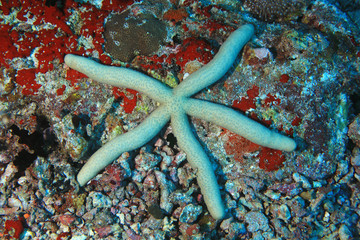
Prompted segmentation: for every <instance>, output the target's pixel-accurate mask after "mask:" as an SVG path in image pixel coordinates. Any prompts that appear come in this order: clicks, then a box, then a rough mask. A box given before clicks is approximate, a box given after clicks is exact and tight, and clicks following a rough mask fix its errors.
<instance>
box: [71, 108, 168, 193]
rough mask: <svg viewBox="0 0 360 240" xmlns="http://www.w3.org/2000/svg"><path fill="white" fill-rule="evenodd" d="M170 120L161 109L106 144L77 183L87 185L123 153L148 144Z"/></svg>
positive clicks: (92, 158) (89, 161)
mask: <svg viewBox="0 0 360 240" xmlns="http://www.w3.org/2000/svg"><path fill="white" fill-rule="evenodd" d="M169 120H170V115H169V114H168V112H167V110H166V109H165V108H163V107H159V108H157V109H156V110H155V111H154V112H152V113H151V114H150V116H149V117H147V118H146V119H145V120H144V121H143V122H142V123H141V124H140V125H139V126H137V127H136V128H134V129H133V130H131V131H129V132H127V133H125V134H122V135H120V136H118V137H116V138H114V139H112V140H111V141H110V142H108V143H106V144H105V145H104V146H103V147H101V148H100V149H99V150H97V151H96V152H95V153H94V154H93V155H92V156H91V157H90V159H89V160H88V161H87V163H86V164H85V165H84V166H83V167H82V169H81V170H80V172H79V173H78V175H77V181H78V182H79V184H80V185H81V186H83V185H85V184H86V183H87V182H88V181H89V180H90V179H92V178H93V177H95V176H96V175H97V174H98V172H100V171H101V170H102V169H104V168H105V167H106V166H107V165H109V164H110V163H112V162H113V161H114V160H115V159H116V158H118V157H119V156H120V155H121V154H122V153H123V152H127V151H131V150H134V149H136V148H139V147H141V146H143V145H144V144H146V143H147V142H148V141H150V140H151V139H152V138H153V137H154V136H155V135H156V134H157V133H158V132H159V131H160V130H161V129H162V128H163V127H164V126H165V124H166V123H167V122H168V121H169Z"/></svg>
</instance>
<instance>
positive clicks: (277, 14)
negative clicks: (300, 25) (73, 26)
mask: <svg viewBox="0 0 360 240" xmlns="http://www.w3.org/2000/svg"><path fill="white" fill-rule="evenodd" d="M301 5H302V2H301V0H274V1H266V0H244V6H245V8H246V9H248V10H249V12H250V13H251V14H253V15H254V16H255V17H256V18H258V19H260V20H263V21H265V22H274V21H277V20H280V19H283V18H285V17H286V16H287V15H288V14H289V13H292V12H295V11H297V10H298V9H299V7H300V6H301Z"/></svg>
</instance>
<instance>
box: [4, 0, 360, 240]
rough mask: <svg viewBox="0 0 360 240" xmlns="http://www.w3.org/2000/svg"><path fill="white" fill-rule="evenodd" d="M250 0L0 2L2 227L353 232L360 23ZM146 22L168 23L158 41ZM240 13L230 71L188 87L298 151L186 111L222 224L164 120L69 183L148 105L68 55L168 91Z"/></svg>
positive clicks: (64, 235) (314, 8) (337, 12)
mask: <svg viewBox="0 0 360 240" xmlns="http://www.w3.org/2000/svg"><path fill="white" fill-rule="evenodd" d="M251 2H259V4H258V5H257V6H251V4H250V1H228V0H211V1H201V0H185V1H179V0H155V1H147V0H137V1H133V0H125V1H124V0H102V1H101V0H100V1H99V0H96V1H95V0H87V1H85V0H78V1H75V0H66V1H64V0H34V1H26V0H1V1H0V42H1V44H0V101H1V104H0V125H1V127H0V190H1V191H0V216H1V217H0V238H1V239H56V240H58V239H59V240H60V239H217V238H218V239H220V238H222V239H271V238H277V239H310V238H312V239H320V238H326V239H351V238H353V239H357V238H359V236H360V235H359V234H360V233H359V230H358V229H360V222H359V215H360V212H359V207H358V206H359V201H360V200H359V199H360V191H359V189H360V186H359V184H360V183H359V181H360V150H359V147H360V145H359V143H360V135H359V129H360V121H359V113H360V108H359V106H360V105H359V103H360V100H359V99H360V98H359V92H360V87H359V85H360V80H359V79H360V74H359V71H360V69H359V66H360V45H359V44H360V39H359V36H360V34H359V30H358V28H356V25H355V24H354V22H353V21H352V19H353V18H349V17H348V15H347V12H348V11H349V9H347V8H346V6H347V5H346V4H345V3H340V4H338V3H336V2H334V1H330V2H329V1H325V0H317V1H301V3H302V4H300V5H299V6H298V7H297V8H296V9H295V8H293V9H291V11H290V10H288V9H287V8H288V6H287V7H286V6H285V7H284V6H283V5H281V4H284V3H285V2H287V1H266V2H267V4H266V5H261V4H260V3H261V2H264V1H251ZM270 2H274V3H273V4H269V3H270ZM294 2H299V3H300V1H294ZM356 3H358V1H355V2H354V4H356ZM264 6H265V7H266V8H268V9H266V8H265V9H264ZM279 9H280V10H279ZM279 11H280V12H279ZM343 11H346V12H343ZM120 13H123V14H128V18H126V17H125V19H126V20H129V22H131V23H130V24H128V25H127V24H126V23H127V22H126V21H125V22H122V23H123V26H122V28H119V30H117V29H116V28H112V29H111V31H109V32H108V34H109V36H115V35H119V34H121V29H126V28H127V27H129V26H130V27H131V26H133V28H132V29H130V30H129V31H130V33H132V34H131V35H129V36H128V38H126V36H125V37H124V36H121V35H120V36H121V37H119V38H117V39H115V38H114V39H115V41H114V42H113V43H112V44H113V45H112V46H111V47H110V48H109V47H106V44H107V42H106V36H105V34H106V29H105V28H106V23H107V21H109V19H110V16H112V15H113V14H120ZM264 14H265V15H264ZM150 15H151V17H147V16H150ZM134 19H135V20H137V21H135V20H134ZM130 20H131V21H130ZM149 23H150V25H151V24H154V23H156V24H161V26H163V28H162V29H161V32H158V33H156V32H152V33H149V34H155V35H156V36H155V38H151V39H154V40H153V41H154V43H153V44H150V45H146V44H142V41H141V40H144V39H145V40H148V39H146V37H145V36H144V34H145V33H146V32H148V30H149V29H150V27H151V26H149ZM245 23H251V24H253V25H254V26H255V28H256V33H255V36H254V37H253V39H252V40H251V41H250V42H249V43H248V44H247V45H246V46H245V48H244V50H243V51H242V52H241V54H240V57H239V59H238V61H237V62H236V64H235V65H234V68H233V69H232V70H231V71H230V72H229V73H228V74H227V75H226V76H224V80H225V79H226V81H219V82H218V83H216V84H215V85H214V86H212V87H210V88H209V89H205V90H203V91H201V92H200V93H198V94H197V95H196V96H195V97H196V98H200V99H205V100H208V101H214V102H219V103H221V104H224V105H226V106H230V107H232V108H233V109H236V110H238V111H240V112H242V113H244V114H245V115H247V116H248V117H250V118H252V119H255V120H256V121H258V122H260V123H262V124H263V125H265V126H267V127H269V128H271V129H274V130H276V131H279V132H281V133H283V134H286V135H288V136H291V137H293V138H294V139H296V141H297V142H298V144H299V149H297V150H296V151H295V152H292V153H284V152H281V151H276V150H271V149H268V148H264V147H260V146H258V145H256V144H254V143H251V142H249V141H247V140H245V139H243V138H241V137H239V136H238V135H236V134H234V133H232V132H230V131H228V130H226V129H223V128H221V127H218V126H216V125H213V124H209V123H207V122H205V121H202V120H199V119H193V121H192V122H193V126H192V127H193V129H194V131H196V133H197V135H198V138H199V140H200V141H201V144H202V145H203V146H204V149H205V150H206V152H207V154H208V155H209V156H210V158H211V161H212V164H213V168H214V170H215V173H216V176H217V180H218V183H219V185H220V187H221V194H222V199H224V203H225V206H226V209H227V214H226V217H225V218H224V219H223V220H217V221H215V220H214V219H212V218H211V216H210V215H209V213H208V210H207V208H206V205H205V203H204V201H203V198H202V195H201V192H200V189H199V186H198V185H197V182H196V172H195V171H194V170H193V169H192V168H191V167H190V165H189V163H188V162H187V160H186V155H185V154H184V153H183V152H182V151H181V149H179V147H178V146H177V142H176V138H175V137H174V135H173V133H172V129H171V127H169V126H167V127H165V128H164V129H163V130H162V132H161V133H160V134H159V135H158V136H156V137H155V138H154V139H153V140H152V141H150V142H149V143H148V144H146V145H145V146H143V147H142V148H140V149H138V150H135V151H132V152H126V153H124V154H122V156H121V157H119V158H118V159H117V160H116V161H115V162H114V163H113V164H112V165H110V166H108V167H107V168H106V169H105V170H104V171H103V172H102V173H101V174H99V175H98V176H97V177H96V178H95V179H93V180H92V181H91V182H90V183H89V184H88V185H86V186H85V187H83V188H80V187H79V186H78V184H77V182H76V180H75V176H76V174H77V172H78V171H79V169H80V168H81V167H82V166H83V165H84V163H85V162H86V160H87V159H88V158H89V156H91V155H92V154H93V153H94V152H95V151H96V150H97V149H98V148H100V147H101V146H102V145H103V144H104V143H106V142H108V141H109V140H110V139H112V138H114V137H115V136H117V135H119V134H122V133H125V132H127V131H129V130H130V129H133V128H134V127H136V126H137V125H138V124H139V123H141V122H142V121H143V120H144V119H145V118H146V116H148V114H149V113H150V112H152V111H153V110H154V109H155V108H156V107H157V103H156V102H154V101H152V100H151V99H149V98H148V97H147V96H144V95H141V94H138V93H137V92H136V91H134V90H132V89H122V88H113V87H111V86H106V85H103V84H98V83H96V82H94V81H92V80H91V79H89V78H87V77H86V76H84V75H83V74H81V73H79V72H77V71H75V70H71V69H69V68H68V67H67V66H66V65H65V64H64V56H65V54H67V53H73V54H79V55H83V56H87V57H90V58H93V59H96V60H98V61H99V62H101V63H104V64H107V65H114V66H125V67H129V68H132V69H136V70H137V71H141V72H143V73H146V74H148V75H150V76H152V77H154V78H156V79H159V81H162V82H164V83H165V84H167V85H169V86H171V87H174V86H176V85H177V84H178V83H179V82H181V81H186V77H187V76H188V75H189V74H191V73H192V72H194V71H196V70H197V69H199V68H200V67H201V66H203V65H204V64H206V63H208V62H209V61H210V60H211V59H212V58H213V56H214V55H215V53H216V52H217V50H218V49H219V46H220V45H221V44H222V43H223V42H224V41H225V39H226V38H227V37H228V36H229V34H230V33H231V32H232V31H234V30H235V29H236V28H237V27H238V26H240V25H243V24H245ZM135 25H136V27H135ZM112 27H113V26H112ZM116 31H119V32H116ZM152 37H154V36H152ZM117 41H119V42H117ZM128 43H131V44H132V45H131V51H129V52H128V53H127V56H130V57H128V58H125V59H122V60H123V61H124V60H126V61H127V62H122V61H121V59H120V60H119V59H116V58H113V57H116V56H113V55H112V52H111V51H116V50H117V49H116V47H115V46H124V47H126V44H128ZM124 44H125V45H124ZM147 44H148V43H147ZM114 48H115V49H114ZM127 50H129V49H127ZM145 50H146V51H145ZM219 117H221V116H219Z"/></svg>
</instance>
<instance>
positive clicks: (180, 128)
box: [171, 111, 225, 219]
mask: <svg viewBox="0 0 360 240" xmlns="http://www.w3.org/2000/svg"><path fill="white" fill-rule="evenodd" d="M171 126H172V129H173V131H174V135H175V136H176V139H177V143H178V145H179V147H180V148H181V149H182V150H184V152H185V153H186V156H187V160H188V161H189V163H190V165H191V166H192V167H193V168H194V169H195V170H196V171H197V172H196V176H197V181H198V184H199V186H200V188H201V192H202V194H203V196H204V201H205V203H206V206H207V208H208V210H209V212H210V214H211V216H212V217H213V218H215V219H221V218H223V217H224V214H225V210H224V206H223V204H222V201H221V195H220V191H219V186H218V184H217V181H216V177H215V174H214V171H213V169H212V166H211V163H210V160H209V158H208V157H207V155H206V153H205V152H204V150H203V148H202V146H201V145H200V143H199V142H198V141H197V140H196V138H195V136H194V135H193V133H192V131H191V128H190V125H189V121H188V119H187V116H186V114H185V113H184V112H183V111H180V112H176V113H173V114H172V115H171Z"/></svg>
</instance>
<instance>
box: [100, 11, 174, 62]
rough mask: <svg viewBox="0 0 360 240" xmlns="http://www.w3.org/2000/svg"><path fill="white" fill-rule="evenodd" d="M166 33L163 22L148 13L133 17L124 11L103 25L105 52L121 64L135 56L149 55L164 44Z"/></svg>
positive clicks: (111, 17)
mask: <svg viewBox="0 0 360 240" xmlns="http://www.w3.org/2000/svg"><path fill="white" fill-rule="evenodd" d="M166 35H167V32H166V25H165V23H164V22H162V21H160V20H159V19H157V18H155V17H154V16H153V15H151V14H150V13H139V14H138V15H136V16H133V15H132V14H131V12H129V11H125V12H123V13H121V14H114V15H112V16H110V17H109V19H108V20H107V22H106V23H105V33H104V37H105V51H106V52H108V53H110V55H111V56H112V57H113V58H115V59H118V60H121V61H123V62H130V61H131V60H132V59H133V58H134V57H135V56H137V55H150V54H152V53H154V52H156V51H157V50H158V49H159V47H160V46H161V44H162V43H163V42H165V38H166Z"/></svg>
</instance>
